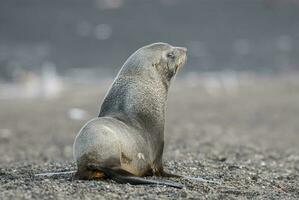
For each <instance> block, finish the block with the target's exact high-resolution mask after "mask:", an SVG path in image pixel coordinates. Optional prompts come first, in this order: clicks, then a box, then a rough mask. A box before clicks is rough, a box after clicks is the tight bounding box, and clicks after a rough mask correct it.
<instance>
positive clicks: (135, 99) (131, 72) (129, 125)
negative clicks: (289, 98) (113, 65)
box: [73, 43, 187, 187]
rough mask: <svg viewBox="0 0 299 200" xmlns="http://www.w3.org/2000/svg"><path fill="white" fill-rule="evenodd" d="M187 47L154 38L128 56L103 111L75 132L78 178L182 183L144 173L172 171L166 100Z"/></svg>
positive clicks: (128, 181) (122, 181)
mask: <svg viewBox="0 0 299 200" xmlns="http://www.w3.org/2000/svg"><path fill="white" fill-rule="evenodd" d="M186 53H187V49H186V48H184V47H174V46H171V45H170V44H167V43H153V44H150V45H147V46H144V47H142V48H140V49H138V50H137V51H136V52H135V53H133V54H132V55H131V56H130V57H129V58H128V59H127V61H126V62H125V63H124V65H123V66H122V68H121V69H120V71H119V73H118V75H117V77H116V78H115V80H114V82H113V83H112V86H111V88H110V89H109V91H108V92H107V94H106V97H105V98H104V101H103V103H102V106H101V109H100V113H99V116H98V117H97V118H95V119H92V120H91V121H89V122H87V123H86V124H85V125H84V126H83V127H82V129H81V130H80V131H79V133H78V135H77V136H76V139H75V142H74V145H73V154H74V159H75V161H76V163H77V168H78V169H77V172H76V174H75V176H76V177H77V178H79V179H101V178H112V179H114V180H116V181H117V182H121V183H131V184H163V185H169V186H173V187H180V186H181V185H180V184H176V183H172V182H166V181H157V180H148V179H144V178H140V177H144V176H149V175H155V176H170V174H168V173H166V172H164V170H163V165H162V156H163V147H164V123H165V108H166V107H165V106H166V101H167V94H168V89H169V86H170V83H171V80H172V79H173V78H174V77H175V75H176V74H177V72H178V70H179V69H180V68H181V67H182V66H183V65H184V63H185V62H186V59H187V54H186Z"/></svg>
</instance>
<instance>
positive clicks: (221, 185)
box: [0, 77, 299, 199]
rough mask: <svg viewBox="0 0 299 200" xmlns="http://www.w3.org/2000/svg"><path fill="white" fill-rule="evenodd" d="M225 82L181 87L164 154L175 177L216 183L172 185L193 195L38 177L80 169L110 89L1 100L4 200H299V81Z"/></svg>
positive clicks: (192, 81)
mask: <svg viewBox="0 0 299 200" xmlns="http://www.w3.org/2000/svg"><path fill="white" fill-rule="evenodd" d="M219 80H220V79H206V78H198V77H193V78H192V77H186V78H184V79H177V80H176V82H175V84H174V86H173V87H172V88H171V92H170V95H169V104H168V110H167V120H166V121H167V124H166V131H165V138H166V147H165V154H164V162H165V169H166V170H168V171H171V172H175V173H177V174H182V175H186V176H193V177H199V176H200V177H202V178H204V179H207V180H210V181H215V182H216V183H213V182H199V181H195V180H185V179H171V180H172V181H176V182H180V183H183V184H184V185H185V186H186V187H185V188H184V189H175V188H171V187H164V186H132V185H129V184H118V183H115V182H114V181H111V180H104V181H80V180H72V179H71V177H70V176H69V175H66V176H58V177H52V178H45V177H38V178H37V177H34V176H33V174H35V173H41V172H53V171H54V172H57V171H67V170H74V169H75V164H74V162H73V160H72V143H73V140H74V137H75V135H76V133H77V132H78V130H79V129H80V127H81V126H82V125H83V124H84V123H85V122H86V121H87V120H89V119H90V118H92V117H93V116H96V115H97V112H98V109H99V105H100V101H101V99H102V98H103V96H104V94H105V92H106V90H107V88H108V85H107V82H101V83H95V84H90V85H89V84H75V83H73V84H70V83H69V84H67V89H65V90H64V92H63V95H62V96H61V97H59V98H56V99H50V100H49V99H48V100H46V99H44V98H37V99H13V100H0V152H2V153H1V154H2V156H1V157H0V199H111V198H113V199H180V198H181V199H185V198H187V199H298V198H299V148H298V143H299V123H298V116H299V101H298V100H299V81H297V80H299V79H284V78H277V77H276V78H273V77H272V78H271V77H263V78H254V77H253V78H252V77H251V79H244V78H243V79H240V80H239V79H238V80H237V82H236V81H232V80H231V79H221V80H220V81H219ZM227 80H229V81H227ZM108 82H109V81H108ZM75 118H80V119H75ZM149 178H151V179H155V177H149ZM165 179H168V178H165Z"/></svg>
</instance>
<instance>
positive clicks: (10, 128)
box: [0, 0, 299, 161]
mask: <svg viewBox="0 0 299 200" xmlns="http://www.w3.org/2000/svg"><path fill="white" fill-rule="evenodd" d="M159 41H162V42H168V43H170V44H172V45H177V46H186V47H187V48H188V62H187V64H186V66H185V67H184V68H183V69H182V70H181V72H180V73H179V75H178V76H177V80H176V81H175V83H174V86H173V87H172V89H171V92H170V98H169V99H170V100H169V108H168V114H167V120H168V121H167V123H166V124H167V129H166V133H171V134H174V135H172V137H171V138H170V137H169V134H166V136H167V137H168V140H167V141H170V143H172V144H175V143H176V142H178V143H179V144H181V145H183V144H186V147H190V146H192V145H191V144H193V145H195V146H194V147H196V148H197V145H200V144H201V143H204V144H206V143H212V144H238V145H239V144H244V145H254V146H258V147H263V148H264V147H265V148H266V147H273V144H275V148H280V149H287V148H290V147H294V148H297V147H298V142H297V141H298V138H299V136H298V130H299V125H298V123H297V120H296V118H297V116H298V115H299V106H298V102H299V101H298V99H299V92H298V91H299V76H298V75H299V73H298V72H299V56H298V55H299V2H298V1H297V0H157V1H150V0H43V1H41V0H22V1H20V0H1V6H0V109H1V110H0V142H1V141H2V142H3V143H2V144H4V143H5V144H6V145H0V146H2V147H0V150H1V148H2V150H3V151H4V149H5V151H7V149H9V148H12V149H11V151H9V152H11V153H10V154H11V155H10V154H8V155H6V157H3V158H2V159H4V160H6V161H9V160H10V161H13V160H15V159H17V158H19V157H21V158H24V159H25V158H28V155H29V158H32V157H30V156H33V157H34V158H35V159H37V158H41V156H40V155H41V154H42V155H43V156H44V157H46V158H55V159H57V158H59V156H61V158H62V159H66V158H67V159H71V152H72V149H71V144H72V142H73V139H74V137H75V134H76V132H77V131H78V130H79V129H80V127H81V126H82V125H83V124H84V123H85V122H86V121H87V120H89V119H90V118H92V117H94V116H97V114H98V110H99V107H100V103H101V101H102V99H103V97H104V95H105V93H106V91H107V89H108V88H109V84H111V82H112V80H113V78H114V77H115V75H116V74H117V72H118V70H119V69H120V67H121V66H122V64H123V63H124V62H125V60H126V59H127V58H128V56H129V55H131V54H132V53H133V52H134V51H135V50H137V49H138V48H140V47H142V46H144V45H147V44H150V43H153V42H159ZM186 97H188V98H186ZM178 112H179V113H180V115H177V113H178ZM24 115H25V116H26V117H25V116H24ZM180 116H181V117H180ZM182 116H185V117H184V119H183V120H182ZM16 121H17V125H16ZM67 133H68V134H67ZM183 133H184V134H183ZM183 136H184V138H181V137H183ZM46 138H47V139H46ZM194 138H198V141H200V142H201V143H200V142H199V143H194V140H193V139H194ZM37 141H38V142H37ZM182 141H184V142H182ZM28 144H34V145H28ZM33 149H34V150H33ZM28 152H29V153H28ZM51 155H52V156H51ZM0 160H1V159H0Z"/></svg>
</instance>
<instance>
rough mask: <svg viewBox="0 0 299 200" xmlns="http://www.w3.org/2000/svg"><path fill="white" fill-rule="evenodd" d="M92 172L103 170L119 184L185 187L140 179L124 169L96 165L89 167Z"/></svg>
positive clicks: (178, 184) (170, 182)
mask: <svg viewBox="0 0 299 200" xmlns="http://www.w3.org/2000/svg"><path fill="white" fill-rule="evenodd" d="M88 168H89V169H91V170H101V171H102V172H103V173H104V174H105V175H106V177H107V178H110V179H112V180H114V181H116V182H118V183H129V184H131V185H165V186H169V187H174V188H179V189H182V188H184V187H185V186H184V185H182V184H180V183H175V182H172V181H164V180H149V179H145V178H143V177H138V176H135V175H133V174H131V173H130V172H127V171H125V170H123V169H119V168H118V169H111V168H106V167H99V166H96V165H89V166H88Z"/></svg>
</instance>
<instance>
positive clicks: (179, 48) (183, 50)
mask: <svg viewBox="0 0 299 200" xmlns="http://www.w3.org/2000/svg"><path fill="white" fill-rule="evenodd" d="M176 48H177V49H178V50H179V51H181V52H184V53H187V48H186V47H176Z"/></svg>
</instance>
